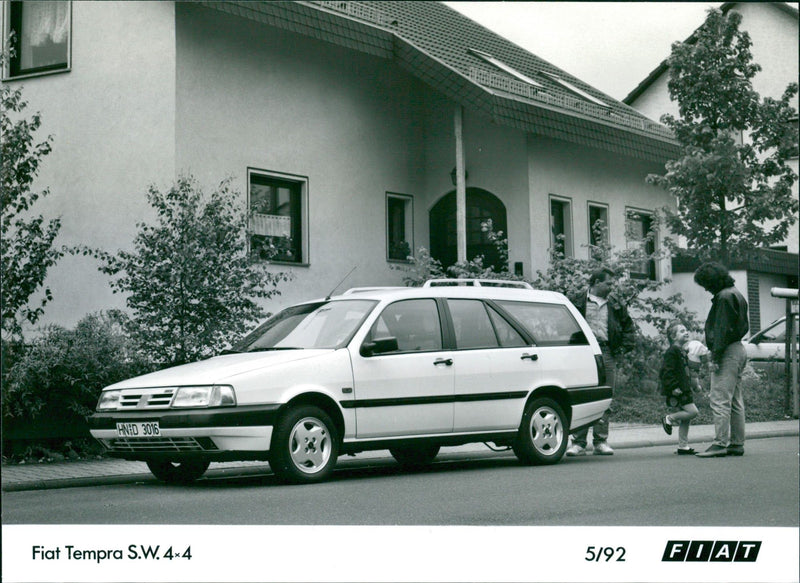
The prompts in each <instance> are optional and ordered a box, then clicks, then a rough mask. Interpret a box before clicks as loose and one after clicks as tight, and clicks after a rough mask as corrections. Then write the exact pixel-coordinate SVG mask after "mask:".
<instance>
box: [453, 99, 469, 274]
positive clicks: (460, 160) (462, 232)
mask: <svg viewBox="0 0 800 583" xmlns="http://www.w3.org/2000/svg"><path fill="white" fill-rule="evenodd" d="M454 121H455V124H454V125H455V138H456V247H457V250H458V262H459V263H464V262H466V261H467V187H466V179H465V178H464V110H463V108H462V107H461V105H456V108H455V119H454Z"/></svg>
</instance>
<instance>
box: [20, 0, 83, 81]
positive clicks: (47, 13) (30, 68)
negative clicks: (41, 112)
mask: <svg viewBox="0 0 800 583" xmlns="http://www.w3.org/2000/svg"><path fill="white" fill-rule="evenodd" d="M70 11H71V3H70V2H64V1H56V2H9V3H8V17H9V19H8V21H9V32H13V33H14V34H13V37H12V41H11V48H12V50H13V53H14V55H13V57H11V59H10V60H9V65H8V67H9V70H8V74H9V76H11V77H17V76H20V75H30V74H35V73H46V72H51V71H60V70H65V69H68V68H69V44H70V26H71V14H70Z"/></svg>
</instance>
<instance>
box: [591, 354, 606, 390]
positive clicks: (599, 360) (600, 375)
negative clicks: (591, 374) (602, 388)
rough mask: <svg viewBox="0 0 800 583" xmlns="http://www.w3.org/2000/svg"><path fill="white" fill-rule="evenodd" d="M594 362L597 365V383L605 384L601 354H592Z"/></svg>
mask: <svg viewBox="0 0 800 583" xmlns="http://www.w3.org/2000/svg"><path fill="white" fill-rule="evenodd" d="M594 364H595V366H596V367H597V384H598V385H604V384H606V363H605V362H604V361H603V355H602V354H595V355H594Z"/></svg>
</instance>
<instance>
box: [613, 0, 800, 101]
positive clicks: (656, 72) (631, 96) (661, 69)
mask: <svg viewBox="0 0 800 583" xmlns="http://www.w3.org/2000/svg"><path fill="white" fill-rule="evenodd" d="M737 4H741V2H725V3H724V4H723V5H722V6H720V7H719V9H720V10H721V11H722V13H723V14H724V13H726V12H728V11H729V10H730V9H731V8H733V7H734V6H736V5H737ZM754 4H755V3H754ZM760 4H763V5H767V6H772V7H773V8H775V9H777V10H779V11H780V12H783V13H785V14H787V15H789V16H791V17H794V18H795V19H797V18H798V15H800V11H798V10H797V8H794V7H793V6H789V5H788V4H787V3H786V2H761V3H760ZM698 28H699V27H698ZM696 39H697V29H695V31H694V32H693V33H692V34H691V35H689V37H688V38H687V39H686V40H685V41H683V42H684V43H690V44H691V43H694V42H695V41H696ZM667 69H669V66H668V65H667V59H664V60H663V61H661V63H660V64H659V65H658V67H656V68H655V69H653V70H652V71H650V74H649V75H647V77H645V78H644V79H642V81H641V82H640V83H639V84H638V85H637V86H636V87H634V89H633V91H631V92H630V93H628V95H626V96H625V97H624V98H623V100H622V102H623V103H626V104H627V105H630V104H632V103H633V102H634V101H636V100H637V99H638V98H639V97H640V96H641V95H642V93H644V92H645V91H647V89H648V88H649V87H650V86H651V85H652V84H653V83H655V81H656V80H657V79H658V78H659V77H661V75H663V74H664V73H666V71H667Z"/></svg>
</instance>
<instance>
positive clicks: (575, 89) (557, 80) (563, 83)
mask: <svg viewBox="0 0 800 583" xmlns="http://www.w3.org/2000/svg"><path fill="white" fill-rule="evenodd" d="M539 75H541V76H543V77H546V78H547V79H550V80H551V81H553V82H554V83H555V84H557V85H559V86H561V88H562V89H566V90H567V91H569V92H571V93H574V94H575V95H577V96H578V97H582V98H583V99H585V100H586V101H589V102H591V103H594V104H595V105H599V106H600V107H604V108H606V109H611V107H610V106H609V105H608V104H607V103H604V102H602V101H600V100H599V99H597V97H595V96H594V95H589V94H588V93H586V91H584V90H583V89H581V88H579V87H576V86H575V85H573V84H572V83H570V82H569V81H566V80H565V79H562V78H561V77H559V76H558V75H553V74H552V73H548V72H547V71H539Z"/></svg>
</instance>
